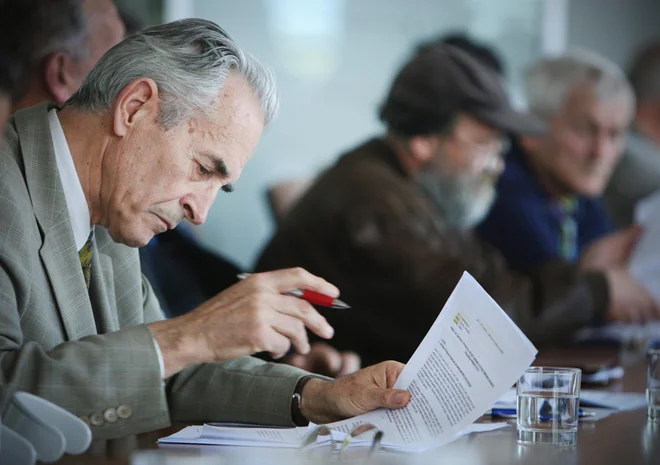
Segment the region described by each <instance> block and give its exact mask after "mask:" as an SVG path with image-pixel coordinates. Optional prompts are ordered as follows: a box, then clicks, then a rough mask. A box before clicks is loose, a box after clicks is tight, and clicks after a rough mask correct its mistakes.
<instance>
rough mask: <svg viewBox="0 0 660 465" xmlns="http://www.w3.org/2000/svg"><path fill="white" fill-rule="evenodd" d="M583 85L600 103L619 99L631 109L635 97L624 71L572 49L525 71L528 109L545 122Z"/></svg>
mask: <svg viewBox="0 0 660 465" xmlns="http://www.w3.org/2000/svg"><path fill="white" fill-rule="evenodd" d="M583 85H584V86H587V87H588V88H589V89H590V90H592V91H593V92H594V95H595V96H596V98H597V99H599V100H600V101H604V100H608V99H611V98H614V97H619V96H623V97H624V98H625V99H626V100H628V101H629V102H630V110H631V112H632V110H633V109H634V106H635V96H634V94H633V92H632V88H631V86H630V83H629V82H628V80H627V79H626V76H625V74H624V72H623V71H622V70H621V68H619V67H618V66H617V65H616V64H614V63H613V62H611V61H610V60H608V59H607V58H604V57H602V56H600V55H598V54H596V53H594V52H590V51H586V50H574V51H572V52H569V53H567V54H565V55H562V56H559V57H553V58H542V59H541V60H539V61H537V62H536V64H535V65H534V66H533V67H532V68H531V69H530V70H529V71H528V72H527V76H526V90H527V99H528V102H529V110H530V111H531V112H532V113H533V114H534V115H536V116H537V117H539V118H541V119H544V120H547V119H548V118H550V117H552V116H553V115H555V114H556V113H557V112H558V111H559V110H560V109H561V107H562V106H563V105H564V103H565V102H566V99H567V98H568V97H569V95H570V93H571V91H572V90H573V89H575V88H576V87H579V86H583Z"/></svg>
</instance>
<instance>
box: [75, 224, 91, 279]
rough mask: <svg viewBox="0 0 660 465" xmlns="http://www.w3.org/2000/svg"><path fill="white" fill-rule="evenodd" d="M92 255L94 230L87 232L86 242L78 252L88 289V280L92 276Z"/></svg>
mask: <svg viewBox="0 0 660 465" xmlns="http://www.w3.org/2000/svg"><path fill="white" fill-rule="evenodd" d="M93 255H94V231H92V232H91V233H89V237H88V238H87V242H85V245H84V246H83V248H82V249H80V251H79V252H78V257H80V266H82V272H83V276H84V277H85V284H86V285H87V289H89V282H90V280H91V278H92V256H93Z"/></svg>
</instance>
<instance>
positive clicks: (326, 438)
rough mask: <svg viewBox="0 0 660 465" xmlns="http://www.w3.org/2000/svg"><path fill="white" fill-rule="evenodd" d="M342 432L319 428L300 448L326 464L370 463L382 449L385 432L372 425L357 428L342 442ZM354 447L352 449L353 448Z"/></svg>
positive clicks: (313, 431)
mask: <svg viewBox="0 0 660 465" xmlns="http://www.w3.org/2000/svg"><path fill="white" fill-rule="evenodd" d="M341 434H342V433H341V432H340V431H333V430H331V429H330V428H328V427H327V426H324V425H322V426H317V427H316V428H314V429H313V430H312V431H310V432H309V433H308V434H307V436H305V438H304V439H303V442H302V445H301V446H300V448H301V449H302V450H305V451H306V453H307V454H308V455H309V456H311V457H314V456H315V457H316V458H318V459H322V460H323V461H324V462H327V463H331V462H342V463H360V464H365V463H368V462H369V460H370V459H371V457H372V456H373V454H374V452H376V451H377V450H378V449H379V448H380V444H381V442H382V440H383V432H382V431H381V430H380V429H378V427H376V426H374V425H372V424H371V423H364V424H361V425H358V426H356V427H355V428H353V429H352V430H351V432H350V433H348V434H346V435H345V436H344V438H343V439H342V440H340V439H338V438H339V437H341ZM351 446H352V447H351Z"/></svg>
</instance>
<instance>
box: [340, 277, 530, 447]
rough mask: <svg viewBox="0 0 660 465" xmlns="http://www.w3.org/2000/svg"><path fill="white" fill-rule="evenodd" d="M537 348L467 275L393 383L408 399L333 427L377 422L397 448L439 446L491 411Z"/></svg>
mask: <svg viewBox="0 0 660 465" xmlns="http://www.w3.org/2000/svg"><path fill="white" fill-rule="evenodd" d="M536 353H537V350H536V348H535V347H534V346H533V345H532V343H531V342H530V341H529V339H527V337H525V335H524V334H523V333H522V332H521V331H520V329H519V328H518V327H517V326H516V325H515V324H514V323H513V321H511V319H510V318H509V316H508V315H507V314H506V313H504V311H503V310H502V309H501V308H500V307H499V306H498V305H497V303H495V301H494V300H493V299H491V297H490V296H489V295H488V294H487V293H486V291H484V290H483V288H482V287H481V286H480V285H479V283H477V281H476V280H475V279H474V278H473V277H472V276H470V275H469V274H468V273H464V274H463V277H462V278H461V280H460V281H459V283H458V285H457V286H456V289H455V290H454V292H453V293H452V295H451V296H450V297H449V299H448V300H447V303H446V304H445V306H444V308H443V309H442V311H441V312H440V315H439V316H438V318H437V319H436V321H435V323H434V324H433V326H432V327H431V329H430V330H429V332H428V333H427V335H426V337H425V338H424V340H423V341H422V343H421V344H420V346H419V347H418V348H417V350H416V351H415V353H414V354H413V356H412V358H411V359H410V361H409V362H408V364H407V365H406V367H405V368H404V370H403V372H402V373H401V375H400V376H399V378H398V380H397V381H396V384H395V385H394V387H395V388H397V389H407V390H409V391H410V393H411V394H412V397H411V401H410V404H409V405H407V406H406V407H404V408H403V409H397V410H377V411H374V412H369V413H367V414H364V415H360V416H358V417H355V418H352V419H349V420H344V421H341V422H336V423H331V424H329V425H328V426H329V427H331V428H335V429H338V430H340V431H343V432H346V433H347V432H348V431H350V430H351V429H353V428H354V427H355V426H357V425H359V424H362V423H372V424H374V425H376V426H377V427H379V428H380V429H381V430H383V432H384V433H385V436H384V438H385V441H386V442H387V443H388V445H391V446H396V448H398V449H405V450H414V451H423V450H426V449H429V448H432V447H438V446H441V445H443V444H446V443H447V442H449V441H451V440H452V439H453V438H454V437H455V436H456V435H457V434H458V433H459V432H460V431H462V430H465V429H466V428H467V427H468V426H469V425H470V424H472V423H474V421H475V420H476V419H477V418H479V417H480V416H481V415H482V414H483V413H484V412H485V411H486V410H488V409H489V408H490V407H491V406H492V405H493V403H495V401H496V400H497V399H498V398H499V397H500V396H501V395H502V394H503V393H504V392H505V391H506V390H507V389H508V388H509V387H510V386H511V385H513V384H514V383H515V382H516V381H517V379H518V378H519V377H520V375H521V374H522V373H523V372H524V371H525V370H526V369H527V368H528V367H529V366H530V365H531V363H532V361H533V360H534V358H535V356H536Z"/></svg>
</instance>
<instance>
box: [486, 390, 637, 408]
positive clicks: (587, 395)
mask: <svg viewBox="0 0 660 465" xmlns="http://www.w3.org/2000/svg"><path fill="white" fill-rule="evenodd" d="M495 406H496V407H499V408H516V390H515V389H509V390H508V391H506V393H504V395H502V396H501V397H500V398H499V399H498V401H497V402H496V403H495ZM589 407H598V408H605V409H610V410H616V411H619V412H625V411H628V410H636V409H639V408H644V407H646V395H644V394H639V393H636V392H610V391H600V390H598V389H582V390H581V391H580V408H589Z"/></svg>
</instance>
